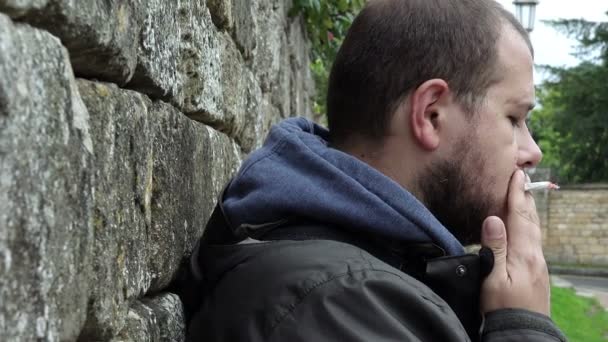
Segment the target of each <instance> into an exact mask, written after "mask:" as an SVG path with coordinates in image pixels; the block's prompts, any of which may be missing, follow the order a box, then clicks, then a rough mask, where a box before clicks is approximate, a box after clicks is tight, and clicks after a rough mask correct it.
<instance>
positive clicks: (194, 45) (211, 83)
mask: <svg viewBox="0 0 608 342" xmlns="http://www.w3.org/2000/svg"><path fill="white" fill-rule="evenodd" d="M178 13H179V14H178V19H179V26H180V29H181V36H182V39H181V40H180V42H179V56H180V57H179V61H178V74H179V82H180V84H181V88H180V89H179V91H178V93H177V94H176V96H175V97H174V98H172V99H171V100H170V101H171V102H172V103H173V104H174V105H175V106H176V107H177V108H179V109H180V110H181V111H182V112H183V113H185V114H186V115H189V116H191V117H193V118H194V119H196V120H199V121H202V122H205V123H207V124H212V125H214V124H219V123H221V122H222V121H223V120H224V115H223V114H224V113H223V108H222V104H223V95H222V84H221V67H222V60H221V55H222V43H221V41H220V37H219V33H218V32H217V31H216V30H215V26H214V25H213V22H212V20H211V14H210V13H209V11H208V9H207V8H206V7H205V5H204V3H203V2H202V1H194V2H186V1H183V2H180V7H179V9H178Z"/></svg>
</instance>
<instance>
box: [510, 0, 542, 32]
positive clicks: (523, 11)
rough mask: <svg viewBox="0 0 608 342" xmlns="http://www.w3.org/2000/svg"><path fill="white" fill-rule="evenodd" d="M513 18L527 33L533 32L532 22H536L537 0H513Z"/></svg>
mask: <svg viewBox="0 0 608 342" xmlns="http://www.w3.org/2000/svg"><path fill="white" fill-rule="evenodd" d="M513 4H514V5H515V16H516V17H517V20H519V22H520V23H521V25H522V26H523V27H524V28H525V29H526V31H528V32H532V30H534V21H535V20H536V5H538V0H514V1H513Z"/></svg>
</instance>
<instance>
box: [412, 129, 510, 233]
mask: <svg viewBox="0 0 608 342" xmlns="http://www.w3.org/2000/svg"><path fill="white" fill-rule="evenodd" d="M455 147H456V148H455V151H457V153H455V154H454V155H453V157H452V158H451V159H450V160H442V161H439V162H435V163H433V164H432V165H431V166H430V167H429V168H428V169H427V171H426V172H425V173H424V174H423V176H422V177H421V179H419V182H418V186H419V188H418V189H419V191H420V193H421V194H422V198H423V199H424V204H425V206H426V207H427V208H428V209H429V211H430V212H431V213H432V214H433V215H434V216H435V217H436V218H437V219H438V220H439V222H441V223H442V224H443V225H444V226H445V227H446V228H447V229H448V230H449V231H450V232H451V233H452V234H453V235H454V236H455V237H456V238H457V239H458V240H459V241H460V243H462V244H463V245H470V244H478V243H480V242H481V226H482V224H483V221H484V220H485V219H486V217H488V216H490V215H497V214H498V213H499V212H500V211H501V209H500V208H502V205H500V204H499V203H497V200H496V196H493V194H492V193H491V190H490V189H492V186H491V182H489V183H490V184H484V183H483V179H480V178H481V177H478V176H477V175H478V174H480V173H481V172H483V170H484V166H485V162H484V158H483V156H482V155H481V153H479V151H478V150H475V149H474V148H472V144H471V143H467V142H466V141H463V142H461V143H460V144H457V146H455Z"/></svg>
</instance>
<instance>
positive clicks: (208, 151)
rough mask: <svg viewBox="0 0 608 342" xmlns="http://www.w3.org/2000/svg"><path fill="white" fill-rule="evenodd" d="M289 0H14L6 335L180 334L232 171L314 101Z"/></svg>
mask: <svg viewBox="0 0 608 342" xmlns="http://www.w3.org/2000/svg"><path fill="white" fill-rule="evenodd" d="M290 6H291V3H290V1H284V0H257V1H250V0H207V1H204V0H180V1H178V0H175V1H173V0H124V1H115V0H110V1H102V0H79V1H73V0H0V339H1V340H3V341H33V340H38V341H77V340H79V341H181V340H183V339H184V319H183V312H182V311H183V310H182V303H181V302H180V300H179V298H178V297H177V296H176V295H175V294H171V293H169V292H166V291H167V290H166V289H167V286H168V285H169V284H170V282H171V281H172V279H174V277H175V275H176V272H177V270H178V267H179V265H180V262H181V261H182V260H183V258H184V257H187V256H188V255H189V254H190V252H191V250H192V248H193V245H194V243H196V241H197V239H198V238H199V237H200V236H201V234H202V232H203V228H204V224H205V222H206V220H207V218H208V217H209V215H210V213H211V210H212V208H213V205H214V202H215V199H216V196H217V195H218V193H219V191H220V190H221V189H222V187H223V185H224V183H225V182H226V181H227V180H228V179H229V178H230V176H231V175H232V174H233V173H234V172H235V170H236V169H237V168H238V166H239V164H240V162H241V160H242V159H243V157H244V155H245V154H246V153H248V152H249V151H251V150H252V149H254V148H255V147H256V146H259V145H260V143H261V141H262V139H263V138H264V136H265V134H266V132H267V131H268V128H269V127H270V125H271V124H273V123H274V122H277V121H278V120H280V119H281V118H283V117H287V116H291V115H303V116H310V115H311V102H310V97H311V95H312V92H313V88H314V85H313V83H312V78H311V75H310V72H309V68H308V64H309V59H308V52H309V44H308V41H307V39H306V36H305V33H304V28H303V25H302V19H301V18H290V17H289V16H288V11H289V9H290Z"/></svg>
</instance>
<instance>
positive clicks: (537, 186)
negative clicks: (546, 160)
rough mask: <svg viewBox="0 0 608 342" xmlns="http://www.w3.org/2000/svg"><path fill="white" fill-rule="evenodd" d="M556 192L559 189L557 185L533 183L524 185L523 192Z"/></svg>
mask: <svg viewBox="0 0 608 342" xmlns="http://www.w3.org/2000/svg"><path fill="white" fill-rule="evenodd" d="M546 189H549V190H557V189H559V185H557V184H555V183H551V182H534V183H525V184H524V190H525V191H533V190H546Z"/></svg>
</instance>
